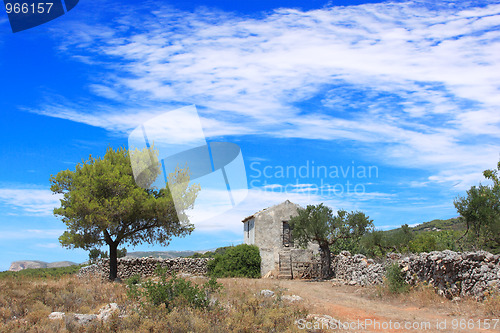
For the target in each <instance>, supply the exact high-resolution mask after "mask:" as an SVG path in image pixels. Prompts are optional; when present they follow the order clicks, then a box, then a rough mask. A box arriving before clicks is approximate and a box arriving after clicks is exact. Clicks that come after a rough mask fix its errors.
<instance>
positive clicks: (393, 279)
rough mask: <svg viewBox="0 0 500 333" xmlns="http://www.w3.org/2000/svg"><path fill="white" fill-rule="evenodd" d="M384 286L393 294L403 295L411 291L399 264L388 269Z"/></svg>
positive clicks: (394, 264)
mask: <svg viewBox="0 0 500 333" xmlns="http://www.w3.org/2000/svg"><path fill="white" fill-rule="evenodd" d="M384 284H385V287H386V288H387V290H388V291H389V292H390V293H391V294H401V293H405V292H408V291H409V290H410V286H409V285H408V283H406V281H405V279H404V274H403V272H401V268H400V267H399V265H398V264H397V263H393V264H392V265H390V266H389V267H387V271H386V273H385V279H384Z"/></svg>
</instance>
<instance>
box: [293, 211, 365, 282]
mask: <svg viewBox="0 0 500 333" xmlns="http://www.w3.org/2000/svg"><path fill="white" fill-rule="evenodd" d="M290 226H291V228H292V236H293V239H294V241H296V242H297V243H298V244H299V245H300V246H302V247H306V246H307V245H308V243H309V242H314V243H317V244H318V245H319V248H320V250H321V276H322V278H325V279H326V278H329V277H331V268H330V264H331V256H330V247H331V246H334V245H336V244H337V243H341V242H342V241H345V240H347V239H359V238H360V237H361V236H362V235H363V234H364V233H365V232H366V231H368V230H370V229H372V228H373V221H372V220H370V219H369V218H368V217H367V216H366V215H365V214H363V213H362V212H351V213H348V212H347V211H345V210H339V211H338V212H337V215H336V216H333V212H332V210H331V208H329V207H327V206H325V205H323V204H319V205H308V206H307V207H306V208H305V209H303V208H299V209H298V215H297V216H295V217H293V218H291V219H290Z"/></svg>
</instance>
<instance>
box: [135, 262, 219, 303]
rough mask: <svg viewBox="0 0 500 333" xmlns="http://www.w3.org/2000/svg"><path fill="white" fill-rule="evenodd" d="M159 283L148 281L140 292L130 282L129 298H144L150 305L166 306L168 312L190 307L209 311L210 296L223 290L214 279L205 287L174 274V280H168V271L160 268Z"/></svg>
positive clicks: (158, 272)
mask: <svg viewBox="0 0 500 333" xmlns="http://www.w3.org/2000/svg"><path fill="white" fill-rule="evenodd" d="M156 273H157V275H158V276H159V278H160V279H159V281H156V282H155V281H153V280H148V281H146V282H144V283H143V284H142V289H141V290H139V289H138V286H137V284H133V283H132V282H133V280H129V281H128V282H129V284H128V286H129V288H130V289H129V290H130V293H129V297H131V298H136V296H137V297H139V298H140V297H143V298H145V299H146V300H147V301H148V302H149V303H150V304H152V305H154V306H159V305H161V304H164V305H165V308H166V309H167V310H168V311H171V310H172V309H173V308H175V307H190V308H195V309H207V308H208V307H209V306H210V296H211V294H212V293H216V292H218V291H219V289H221V288H222V285H221V284H219V283H217V281H216V280H215V278H214V277H212V278H211V279H210V280H209V281H207V282H206V283H205V284H203V285H196V284H194V283H192V282H191V281H189V280H186V279H183V278H179V277H177V275H176V274H175V273H174V274H173V275H172V278H171V279H169V280H167V269H165V268H161V267H158V268H157V270H156ZM143 305H144V303H143Z"/></svg>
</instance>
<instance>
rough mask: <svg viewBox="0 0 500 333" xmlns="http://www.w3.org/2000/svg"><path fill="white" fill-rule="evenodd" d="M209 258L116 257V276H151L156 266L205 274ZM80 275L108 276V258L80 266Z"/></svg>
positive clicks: (172, 270)
mask: <svg viewBox="0 0 500 333" xmlns="http://www.w3.org/2000/svg"><path fill="white" fill-rule="evenodd" d="M209 260H211V259H210V258H173V259H157V258H152V257H149V258H120V259H118V277H119V278H121V279H126V278H129V277H130V276H133V275H136V274H139V275H141V276H142V277H149V276H153V275H154V272H155V270H156V267H157V266H158V265H160V266H161V267H163V268H167V269H168V272H169V273H172V272H176V273H187V274H192V275H206V274H207V262H208V261H209ZM78 276H80V277H88V276H98V277H102V278H107V277H108V276H109V259H101V260H100V261H99V262H97V263H96V264H93V265H90V266H86V267H82V268H81V269H80V272H79V273H78Z"/></svg>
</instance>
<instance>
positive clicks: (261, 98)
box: [35, 1, 500, 187]
mask: <svg viewBox="0 0 500 333" xmlns="http://www.w3.org/2000/svg"><path fill="white" fill-rule="evenodd" d="M124 9H125V10H124ZM120 10H121V11H122V12H121V13H120V15H119V17H120V19H118V20H111V21H109V23H107V24H103V23H102V22H99V23H98V24H96V25H92V24H90V23H89V24H88V25H85V26H82V24H81V23H78V24H77V23H75V24H74V25H73V26H71V25H65V29H66V31H65V32H64V33H61V32H59V35H61V34H63V37H64V34H67V36H68V37H67V38H66V39H64V42H63V43H62V44H61V45H62V46H61V50H63V51H64V52H67V53H69V54H71V55H73V56H75V57H77V59H87V60H86V62H88V60H89V59H90V60H91V61H94V65H96V66H104V67H106V68H107V69H108V71H107V73H110V74H109V75H108V76H107V77H106V78H103V77H99V76H98V77H96V79H95V81H94V82H92V83H91V84H90V86H89V88H90V89H91V91H93V92H94V93H95V94H96V95H98V96H100V97H104V98H108V99H110V100H112V101H113V103H123V101H127V102H128V103H136V104H138V105H139V104H141V103H142V104H143V105H141V111H138V110H139V107H137V108H136V107H129V108H125V109H123V108H121V107H119V108H118V107H117V108H109V107H103V108H93V109H95V110H99V111H95V112H88V111H86V110H87V109H88V107H87V105H85V108H84V107H83V106H81V105H80V106H79V104H78V102H77V103H76V104H71V103H64V104H61V105H50V104H49V105H45V106H43V107H40V108H39V109H38V110H36V111H35V112H39V113H42V114H45V115H48V116H53V117H59V118H65V119H69V120H73V121H78V122H82V123H86V124H89V125H92V126H99V127H103V128H106V129H108V130H110V131H118V132H127V131H128V130H130V129H131V128H134V127H135V126H137V125H138V124H140V123H141V122H142V121H144V119H145V118H148V117H152V116H153V115H155V114H157V113H158V112H159V110H158V105H162V109H163V110H164V109H165V107H167V108H168V106H172V109H174V108H175V107H177V106H179V104H181V105H186V104H196V105H200V106H202V110H201V115H202V124H203V126H204V129H205V131H206V134H207V135H209V136H222V135H245V134H258V135H266V136H271V137H280V138H307V139H318V140H350V141H354V142H357V143H359V144H361V145H364V146H365V147H367V148H369V150H370V151H371V152H372V154H373V156H374V157H376V158H379V159H381V156H383V161H384V163H388V164H393V165H397V166H404V167H418V168H421V169H426V170H428V171H430V172H431V173H433V174H434V175H433V176H432V177H430V178H429V179H428V180H429V181H431V182H435V181H447V182H454V183H456V182H457V181H458V180H459V181H460V182H461V184H463V186H464V187H466V186H468V185H470V184H471V183H474V182H477V181H478V180H480V179H481V175H480V172H481V171H482V170H484V169H485V168H487V167H491V166H492V165H495V163H496V161H497V160H498V153H499V152H500V145H499V144H498V143H497V142H498V138H499V136H500V134H499V133H500V116H499V114H500V113H499V112H498V111H499V110H498V105H499V104H500V93H499V87H500V76H499V75H498V73H499V72H500V58H499V57H498V54H499V53H500V30H499V29H498V26H499V25H500V5H499V4H497V3H490V4H488V3H487V2H486V3H485V4H484V5H477V6H474V4H473V3H469V2H453V1H446V2H443V3H435V2H411V1H409V2H401V3H379V4H365V5H361V6H347V7H328V8H324V9H318V10H312V11H307V12H303V11H300V10H295V9H280V10H277V11H275V12H272V13H270V14H268V15H262V16H261V17H260V18H249V17H238V16H235V15H232V14H228V13H222V12H217V11H209V10H206V9H204V10H199V11H196V12H194V13H186V12H179V11H174V10H172V9H171V8H166V7H161V6H160V7H159V8H157V9H156V10H155V11H153V12H152V13H151V14H149V16H147V15H146V16H140V17H138V16H137V15H136V16H134V15H132V14H130V15H127V14H126V8H124V7H120ZM68 27H69V30H68ZM131 27H134V29H133V30H132V31H131V29H130V28H131ZM71 28H72V29H71ZM67 31H70V32H69V33H68V32H67ZM75 33H77V34H78V36H75ZM144 100H148V103H146V104H145V105H144V102H143V101H144ZM318 101H319V102H318ZM82 105H83V104H82Z"/></svg>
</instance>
